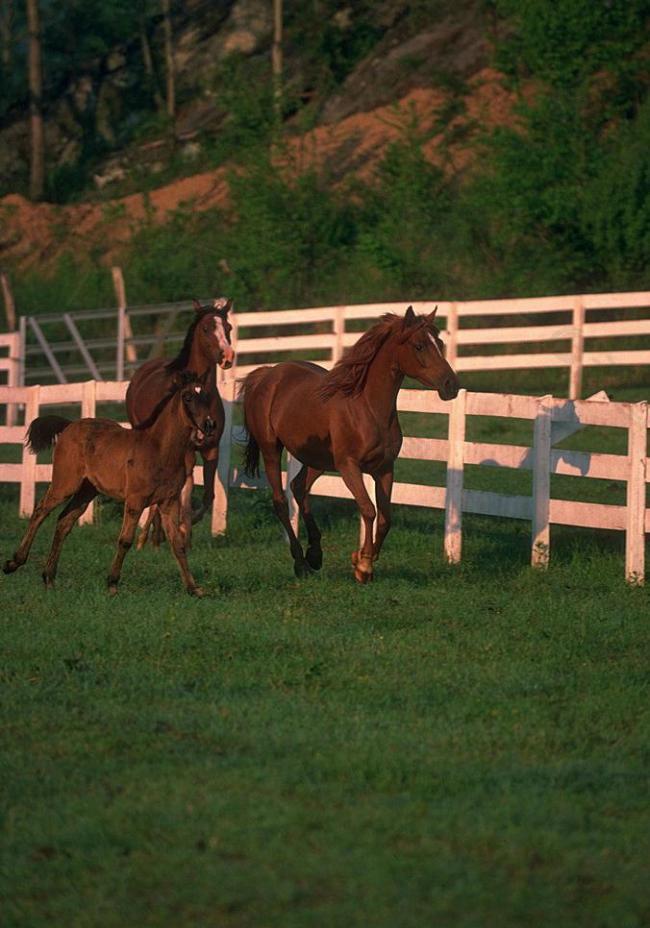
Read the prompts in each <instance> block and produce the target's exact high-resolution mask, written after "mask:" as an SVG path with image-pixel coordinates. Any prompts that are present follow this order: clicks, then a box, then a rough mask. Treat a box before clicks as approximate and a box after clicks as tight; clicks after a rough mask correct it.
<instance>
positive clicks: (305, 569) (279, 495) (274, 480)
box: [262, 445, 311, 577]
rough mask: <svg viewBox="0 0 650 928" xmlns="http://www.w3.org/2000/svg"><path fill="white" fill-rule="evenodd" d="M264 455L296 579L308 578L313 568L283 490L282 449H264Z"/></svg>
mask: <svg viewBox="0 0 650 928" xmlns="http://www.w3.org/2000/svg"><path fill="white" fill-rule="evenodd" d="M262 455H263V457H264V469H265V470H266V478H267V480H268V481H269V483H270V485H271V490H272V492H273V509H274V510H275V514H276V516H277V517H278V519H279V520H280V522H281V523H282V527H283V528H284V530H285V532H286V533H287V538H288V539H289V550H290V551H291V556H292V558H293V571H294V573H295V575H296V577H306V576H308V575H309V573H310V572H311V567H310V566H309V564H308V563H307V561H306V560H305V555H304V554H303V550H302V546H301V544H300V542H299V541H298V539H297V538H296V533H295V532H294V530H293V526H292V524H291V519H290V518H289V503H288V502H287V497H286V496H285V495H284V490H283V489H282V470H281V467H280V458H281V455H282V448H281V447H280V446H277V445H276V446H275V447H274V448H273V449H272V450H271V449H270V448H266V449H264V448H262Z"/></svg>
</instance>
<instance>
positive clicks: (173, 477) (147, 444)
mask: <svg viewBox="0 0 650 928" xmlns="http://www.w3.org/2000/svg"><path fill="white" fill-rule="evenodd" d="M206 379H207V377H206ZM213 430H214V424H213V422H212V418H211V399H210V396H209V394H208V393H207V392H206V391H205V389H204V384H203V382H202V381H200V380H199V379H198V378H195V377H192V376H191V375H188V374H176V375H175V390H174V393H173V394H172V395H171V396H170V397H169V399H168V401H167V403H166V404H165V405H164V406H163V408H162V409H161V410H160V411H159V413H158V416H157V417H156V419H155V421H154V422H153V424H152V425H150V426H149V427H148V428H144V429H138V428H135V429H125V428H123V427H122V426H121V425H119V424H118V423H117V422H114V421H113V420H112V419H80V420H78V421H77V422H71V421H70V419H64V418H63V417H62V416H39V418H38V419H34V421H33V422H32V424H31V425H30V427H29V431H28V433H27V442H28V445H29V448H30V450H31V451H32V452H33V453H34V454H37V453H38V452H39V451H44V450H45V449H46V448H49V447H50V446H51V445H53V444H54V442H55V440H56V446H55V448H54V456H53V459H52V482H51V484H50V486H49V488H48V490H47V492H46V494H45V496H44V497H43V499H42V500H41V501H40V503H39V504H38V505H37V506H36V507H35V509H34V512H33V514H32V517H31V519H30V521H29V526H28V527H27V531H26V532H25V535H24V537H23V540H22V541H21V543H20V546H19V547H18V549H17V551H16V553H15V554H14V556H13V558H11V560H9V561H7V562H6V563H5V566H4V572H5V573H6V574H10V573H13V572H14V571H15V570H17V569H18V568H19V567H21V566H22V565H23V564H24V563H25V561H26V560H27V558H28V556H29V551H30V548H31V546H32V542H33V541H34V537H35V535H36V532H37V531H38V528H39V526H40V525H41V524H42V522H43V521H44V520H45V519H46V518H47V516H48V515H49V514H50V512H52V510H53V509H55V508H56V507H57V506H59V505H60V504H61V503H63V502H65V500H68V504H67V506H66V507H65V509H64V510H63V512H62V513H61V515H60V516H59V521H58V523H57V527H56V532H55V534H54V540H53V542H52V548H51V550H50V555H49V557H48V559H47V563H46V565H45V570H44V572H43V580H44V581H45V585H46V586H48V587H49V586H53V584H54V578H55V576H56V570H57V565H58V562H59V556H60V554H61V548H62V547H63V543H64V541H65V539H66V537H67V535H68V534H69V533H70V531H71V530H72V528H73V527H74V524H75V522H76V521H77V519H78V518H79V517H80V516H81V515H82V513H83V512H84V511H85V510H86V507H87V506H88V504H89V503H90V502H91V500H93V499H94V498H95V496H97V494H98V493H104V494H106V495H107V496H111V497H113V499H119V500H124V519H123V522H122V530H121V532H120V537H119V540H118V545H117V552H116V554H115V557H114V559H113V564H112V566H111V572H110V575H109V577H108V589H109V592H110V593H117V584H118V582H119V579H120V573H121V571H122V562H123V561H124V557H125V556H126V552H127V551H128V550H129V548H130V547H131V544H132V542H133V537H134V535H135V530H136V527H137V525H138V519H139V518H140V515H141V513H142V511H143V510H144V509H145V508H146V507H147V506H151V505H152V504H157V506H158V508H159V510H160V514H161V516H162V520H163V525H164V527H165V532H166V533H167V537H168V539H169V541H170V544H171V546H172V550H173V552H174V556H175V558H176V560H177V561H178V566H179V568H180V571H181V576H182V579H183V584H184V585H185V589H186V590H187V592H188V593H192V594H193V595H194V596H202V595H203V591H202V590H201V588H200V587H199V586H197V584H196V581H195V580H194V577H193V576H192V574H191V573H190V569H189V567H188V564H187V555H186V551H185V536H184V534H183V532H182V531H181V527H180V493H181V490H182V489H183V486H184V484H185V481H186V479H187V472H188V469H189V467H191V466H193V464H194V448H195V446H196V445H197V444H199V445H200V444H201V443H202V442H203V441H205V440H206V439H208V438H209V437H210V435H211V433H212V431H213Z"/></svg>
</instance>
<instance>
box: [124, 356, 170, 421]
mask: <svg viewBox="0 0 650 928" xmlns="http://www.w3.org/2000/svg"><path fill="white" fill-rule="evenodd" d="M166 364H167V361H166V360H165V358H154V359H153V360H152V361H145V363H144V364H142V365H141V366H140V367H139V368H138V369H137V371H136V372H135V373H134V375H133V377H132V378H131V383H130V384H129V386H128V388H127V391H126V414H127V416H128V417H129V422H130V423H131V424H132V425H139V424H140V423H142V422H144V421H145V420H146V419H148V418H149V416H150V415H151V414H152V413H153V411H154V410H155V408H156V406H157V405H158V403H159V402H160V398H161V397H162V396H164V394H165V393H167V391H168V389H169V383H170V380H171V377H170V375H169V372H168V371H167V369H166Z"/></svg>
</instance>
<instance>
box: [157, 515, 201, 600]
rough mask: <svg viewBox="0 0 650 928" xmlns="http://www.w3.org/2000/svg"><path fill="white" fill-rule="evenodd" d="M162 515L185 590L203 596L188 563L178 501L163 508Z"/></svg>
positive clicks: (193, 594)
mask: <svg viewBox="0 0 650 928" xmlns="http://www.w3.org/2000/svg"><path fill="white" fill-rule="evenodd" d="M160 514H161V516H162V520H163V525H164V527H165V533H166V535H167V539H168V541H169V544H170V546H171V549H172V552H173V554H174V557H175V558H176V561H177V562H178V566H179V569H180V572H181V577H182V579H183V585H184V587H185V589H186V590H187V592H188V593H190V594H191V595H192V596H199V597H201V596H203V595H204V593H203V590H202V589H201V587H200V586H198V584H197V582H196V580H195V579H194V577H193V576H192V573H191V571H190V568H189V564H188V563H187V550H186V545H185V535H184V532H183V530H182V528H181V526H180V525H179V514H180V509H179V503H178V500H176V501H174V502H173V503H170V504H169V505H165V506H161V507H160Z"/></svg>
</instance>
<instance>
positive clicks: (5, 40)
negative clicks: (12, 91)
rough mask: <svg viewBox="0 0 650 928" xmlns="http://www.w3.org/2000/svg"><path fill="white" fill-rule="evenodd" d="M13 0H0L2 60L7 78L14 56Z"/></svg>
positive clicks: (0, 48) (0, 51)
mask: <svg viewBox="0 0 650 928" xmlns="http://www.w3.org/2000/svg"><path fill="white" fill-rule="evenodd" d="M13 20H14V3H13V0H0V61H1V62H2V71H3V74H4V75H5V78H8V77H9V75H10V74H11V64H12V58H13V34H12V33H13Z"/></svg>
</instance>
